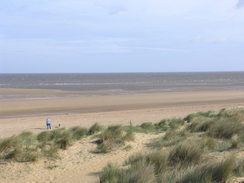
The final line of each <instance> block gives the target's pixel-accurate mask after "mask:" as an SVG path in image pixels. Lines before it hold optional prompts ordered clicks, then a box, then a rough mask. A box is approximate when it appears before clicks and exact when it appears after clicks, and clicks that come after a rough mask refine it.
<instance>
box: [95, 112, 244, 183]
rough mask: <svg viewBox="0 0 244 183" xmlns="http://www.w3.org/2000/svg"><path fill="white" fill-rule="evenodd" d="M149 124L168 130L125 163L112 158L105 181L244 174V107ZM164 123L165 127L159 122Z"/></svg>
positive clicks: (216, 180)
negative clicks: (112, 161) (146, 148)
mask: <svg viewBox="0 0 244 183" xmlns="http://www.w3.org/2000/svg"><path fill="white" fill-rule="evenodd" d="M169 121H170V120H163V121H161V122H160V123H157V124H147V125H146V126H147V129H150V130H151V131H153V132H155V131H158V130H162V128H161V127H163V129H164V130H166V133H165V134H164V135H163V136H162V137H160V138H157V139H154V140H153V141H152V142H151V143H150V144H148V146H149V147H151V149H152V152H142V153H137V154H134V155H132V156H131V157H129V159H127V160H125V163H124V166H122V167H121V166H118V165H114V164H108V165H107V166H106V167H105V168H104V169H103V171H102V172H101V174H100V182H101V183H130V182H135V183H165V182H166V183H225V182H228V181H230V180H233V179H235V178H236V177H239V176H243V175H244V154H243V151H244V124H243V122H244V110H243V109H231V110H224V109H223V110H221V111H218V112H216V111H208V112H199V113H194V114H190V115H188V116H187V117H185V118H184V119H177V120H172V121H173V123H174V124H170V123H169ZM159 127H160V128H159Z"/></svg>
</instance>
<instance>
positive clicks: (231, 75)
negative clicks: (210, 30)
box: [0, 72, 244, 92]
mask: <svg viewBox="0 0 244 183" xmlns="http://www.w3.org/2000/svg"><path fill="white" fill-rule="evenodd" d="M0 88H18V89H22V88H23V89H55V90H63V91H96V92H97V91H105V92H106V91H118V92H120V91H121V92H138V91H170V90H175V89H190V88H196V89H197V88H199V89H203V88H210V89H244V72H184V73H183V72H179V73H92V74H90V73H89V74H80V73H72V74H61V73H60V74H0Z"/></svg>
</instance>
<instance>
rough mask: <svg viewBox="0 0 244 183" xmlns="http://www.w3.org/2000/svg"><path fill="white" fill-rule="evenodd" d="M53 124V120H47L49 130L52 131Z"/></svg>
mask: <svg viewBox="0 0 244 183" xmlns="http://www.w3.org/2000/svg"><path fill="white" fill-rule="evenodd" d="M51 124H52V120H51V119H47V120H46V125H47V129H52V127H51Z"/></svg>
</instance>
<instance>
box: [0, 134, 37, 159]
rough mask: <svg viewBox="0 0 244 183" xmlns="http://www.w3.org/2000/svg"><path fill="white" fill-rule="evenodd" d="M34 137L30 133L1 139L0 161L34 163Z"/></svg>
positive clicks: (35, 153)
mask: <svg viewBox="0 0 244 183" xmlns="http://www.w3.org/2000/svg"><path fill="white" fill-rule="evenodd" d="M37 144H38V142H37V140H36V137H35V136H34V135H33V134H32V133H31V132H23V133H21V134H20V135H18V136H12V137H9V138H6V139H3V140H2V141H1V142H0V159H3V160H11V159H13V160H15V161H18V162H28V161H36V160H37V159H38V157H39V156H38V153H37V146H36V145H37Z"/></svg>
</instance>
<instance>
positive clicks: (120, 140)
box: [95, 126, 134, 153]
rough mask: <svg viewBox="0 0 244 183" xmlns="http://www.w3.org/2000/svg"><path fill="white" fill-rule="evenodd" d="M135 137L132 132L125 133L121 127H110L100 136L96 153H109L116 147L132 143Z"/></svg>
mask: <svg viewBox="0 0 244 183" xmlns="http://www.w3.org/2000/svg"><path fill="white" fill-rule="evenodd" d="M133 139H134V135H133V133H132V132H131V131H128V132H126V131H124V130H123V128H122V127H121V126H110V127H108V128H107V129H106V130H105V131H104V132H102V133H101V134H100V135H98V140H97V143H98V146H97V149H96V151H95V152H97V153H108V152H110V151H112V150H113V149H114V148H116V147H120V146H123V145H124V144H125V141H131V140H133Z"/></svg>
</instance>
